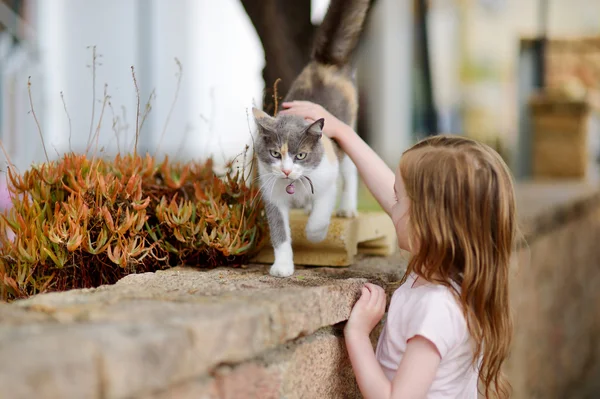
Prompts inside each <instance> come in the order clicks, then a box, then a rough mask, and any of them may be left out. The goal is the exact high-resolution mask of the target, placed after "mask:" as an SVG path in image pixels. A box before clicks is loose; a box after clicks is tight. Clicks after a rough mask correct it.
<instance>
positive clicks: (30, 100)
mask: <svg viewBox="0 0 600 399" xmlns="http://www.w3.org/2000/svg"><path fill="white" fill-rule="evenodd" d="M27 92H28V93H29V104H30V105H31V114H32V115H33V119H34V120H35V124H36V125H37V129H38V133H39V134H40V139H41V140H42V147H43V148H44V155H45V156H46V162H48V163H49V162H50V158H48V152H47V151H46V143H45V142H44V135H43V133H42V128H41V126H40V122H39V121H38V118H37V116H36V115H35V109H34V107H33V99H32V98H31V76H30V77H29V79H27Z"/></svg>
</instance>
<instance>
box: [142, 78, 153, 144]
mask: <svg viewBox="0 0 600 399" xmlns="http://www.w3.org/2000/svg"><path fill="white" fill-rule="evenodd" d="M154 99H156V89H153V90H152V92H151V93H150V95H149V96H148V101H146V106H145V107H144V115H142V121H141V122H140V134H141V132H142V129H143V128H144V123H145V122H146V118H148V115H149V114H150V111H152V100H154Z"/></svg>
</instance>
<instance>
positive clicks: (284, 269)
mask: <svg viewBox="0 0 600 399" xmlns="http://www.w3.org/2000/svg"><path fill="white" fill-rule="evenodd" d="M269 274H270V275H271V276H273V277H289V276H291V275H292V274H294V262H281V261H279V262H277V261H276V262H275V263H273V265H272V266H271V270H269Z"/></svg>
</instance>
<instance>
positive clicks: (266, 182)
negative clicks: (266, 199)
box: [250, 173, 277, 206]
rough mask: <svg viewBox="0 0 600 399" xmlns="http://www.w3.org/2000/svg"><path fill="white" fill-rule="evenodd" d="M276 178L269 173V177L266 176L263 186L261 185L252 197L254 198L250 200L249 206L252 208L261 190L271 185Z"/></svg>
mask: <svg viewBox="0 0 600 399" xmlns="http://www.w3.org/2000/svg"><path fill="white" fill-rule="evenodd" d="M276 178H277V176H276V175H275V174H274V173H270V174H269V175H267V179H266V181H265V182H264V183H263V184H261V186H260V187H259V188H258V191H257V192H256V195H255V196H254V198H252V201H251V202H250V206H254V204H255V202H256V200H257V199H258V197H259V196H260V195H261V193H262V192H263V189H265V188H266V187H267V186H268V185H269V183H271V181H273V180H275V179H276Z"/></svg>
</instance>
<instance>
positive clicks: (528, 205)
mask: <svg viewBox="0 0 600 399" xmlns="http://www.w3.org/2000/svg"><path fill="white" fill-rule="evenodd" d="M516 191H517V210H518V213H519V224H520V228H521V232H522V233H523V235H524V237H525V240H526V241H528V242H530V241H531V240H534V239H536V238H537V237H540V236H542V235H544V234H547V233H549V232H551V231H552V230H554V229H555V228H557V227H560V226H562V225H564V224H566V223H568V222H569V221H572V220H576V219H578V218H580V217H581V216H583V215H585V214H586V213H589V212H592V211H593V210H594V209H595V208H597V207H599V206H600V184H599V183H598V182H597V180H596V179H589V180H587V181H569V180H565V181H555V180H550V181H544V180H540V181H536V182H524V183H518V184H517V185H516Z"/></svg>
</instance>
